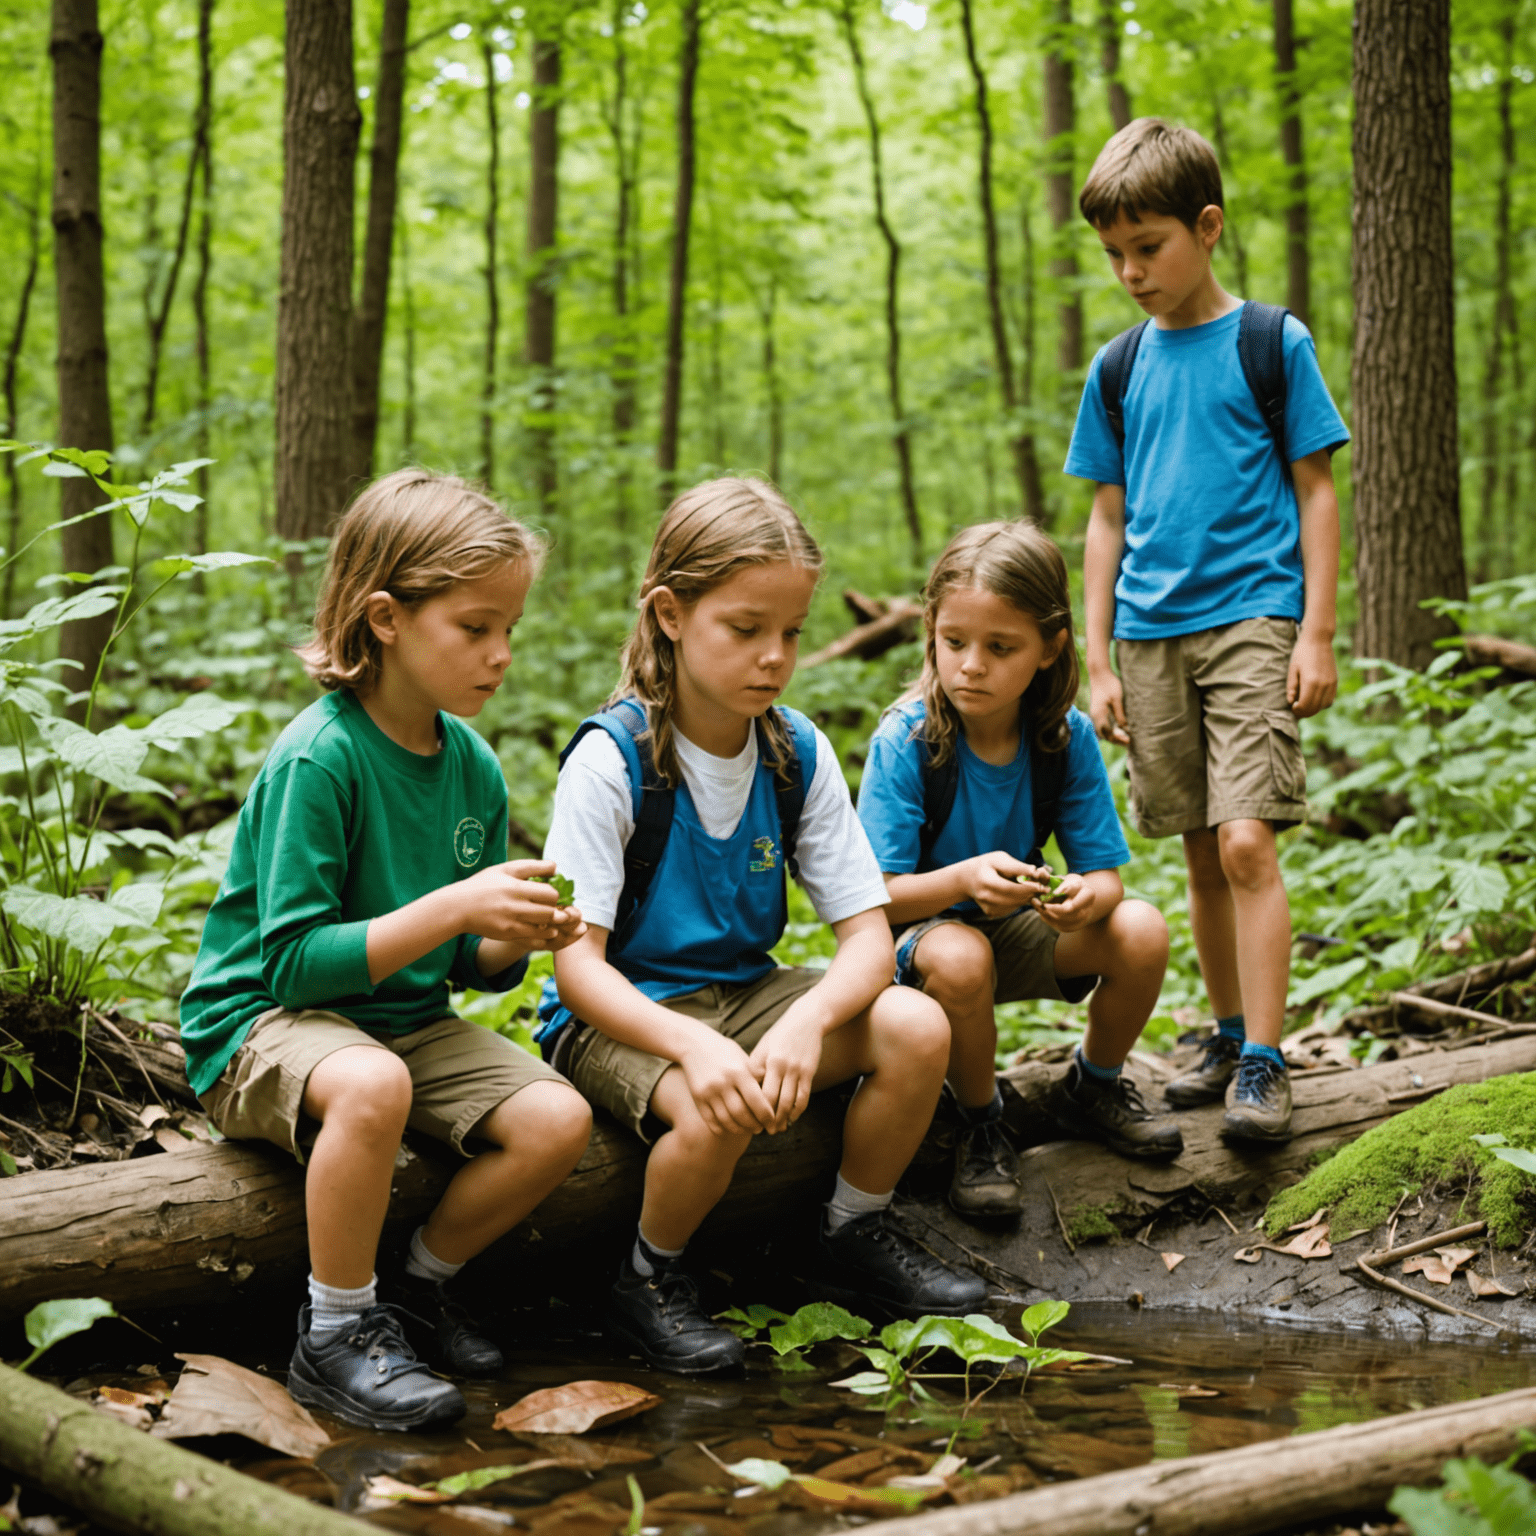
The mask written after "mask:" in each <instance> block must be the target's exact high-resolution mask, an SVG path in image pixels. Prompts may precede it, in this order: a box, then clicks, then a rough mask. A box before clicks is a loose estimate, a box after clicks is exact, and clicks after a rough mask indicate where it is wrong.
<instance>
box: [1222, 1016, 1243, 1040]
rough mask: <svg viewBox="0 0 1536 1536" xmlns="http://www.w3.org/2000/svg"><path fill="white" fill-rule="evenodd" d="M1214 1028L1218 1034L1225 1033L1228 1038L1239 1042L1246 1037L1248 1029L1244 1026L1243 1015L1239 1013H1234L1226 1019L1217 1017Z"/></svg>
mask: <svg viewBox="0 0 1536 1536" xmlns="http://www.w3.org/2000/svg"><path fill="white" fill-rule="evenodd" d="M1216 1029H1217V1032H1218V1033H1219V1034H1223V1035H1225V1036H1226V1037H1227V1039H1228V1040H1237V1041H1239V1042H1241V1041H1243V1040H1246V1039H1247V1038H1248V1031H1247V1029H1246V1028H1245V1027H1244V1024H1243V1016H1242V1014H1240V1013H1234V1014H1233V1015H1232V1016H1231V1017H1230V1018H1227V1019H1217V1020H1216Z"/></svg>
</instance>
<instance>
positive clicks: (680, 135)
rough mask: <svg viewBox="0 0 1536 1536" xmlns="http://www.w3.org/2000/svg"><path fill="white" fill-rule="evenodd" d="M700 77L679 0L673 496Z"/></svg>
mask: <svg viewBox="0 0 1536 1536" xmlns="http://www.w3.org/2000/svg"><path fill="white" fill-rule="evenodd" d="M698 77H699V0H683V15H682V34H681V38H680V40H679V44H678V57H677V187H676V191H675V193H674V195H673V202H672V272H671V281H670V283H669V285H668V290H667V350H666V359H665V363H664V366H663V370H662V383H661V429H660V432H659V434H658V436H657V441H656V471H657V494H658V496H659V497H660V500H661V504H662V506H663V507H665V506H666V505H667V504H668V503H669V502H670V501H671V500H672V498H673V496H674V495H676V493H677V437H678V430H679V427H680V425H681V422H682V410H683V341H684V335H685V332H686V329H687V320H688V234H689V229H690V227H691V225H692V222H693V166H694V129H693V117H694V92H695V88H696V86H697V84H698Z"/></svg>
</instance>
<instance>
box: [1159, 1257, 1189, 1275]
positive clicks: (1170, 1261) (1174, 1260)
mask: <svg viewBox="0 0 1536 1536" xmlns="http://www.w3.org/2000/svg"><path fill="white" fill-rule="evenodd" d="M1162 1260H1163V1263H1164V1264H1166V1265H1167V1266H1168V1269H1169V1272H1170V1273H1172V1272H1173V1271H1174V1270H1176V1269H1177V1268H1178V1267H1179V1265H1180V1264H1182V1263H1183V1262H1184V1255H1183V1254H1182V1253H1165V1254H1163V1255H1162Z"/></svg>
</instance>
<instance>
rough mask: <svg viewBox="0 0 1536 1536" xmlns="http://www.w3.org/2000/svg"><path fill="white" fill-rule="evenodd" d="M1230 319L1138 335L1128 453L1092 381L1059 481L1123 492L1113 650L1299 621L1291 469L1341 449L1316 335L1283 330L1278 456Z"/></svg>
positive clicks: (1292, 321)
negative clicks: (1240, 626)
mask: <svg viewBox="0 0 1536 1536" xmlns="http://www.w3.org/2000/svg"><path fill="white" fill-rule="evenodd" d="M1241 315H1242V311H1241V310H1240V309H1235V310H1233V311H1232V313H1231V314H1230V315H1223V316H1222V317H1221V319H1219V320H1211V321H1208V322H1207V323H1206V324H1205V325H1193V326H1190V327H1189V328H1188V329H1186V330H1167V331H1165V330H1159V329H1158V327H1157V325H1156V324H1155V323H1154V324H1152V325H1149V326H1148V327H1147V328H1146V330H1145V331H1144V332H1143V333H1142V338H1141V346H1140V348H1139V350H1138V351H1137V353H1136V362H1135V366H1134V367H1133V368H1132V369H1131V374H1130V379H1129V381H1128V383H1127V387H1126V392H1125V449H1124V452H1123V453H1122V451H1121V449H1120V446H1119V444H1117V443H1116V441H1115V437H1114V433H1113V432H1112V431H1111V430H1110V426H1109V419H1108V417H1107V416H1106V415H1105V413H1104V400H1103V396H1102V395H1101V394H1100V392H1099V370H1100V368H1102V366H1103V363H1104V350H1103V349H1100V351H1099V353H1098V355H1097V356H1096V357H1095V358H1094V360H1093V363H1092V366H1091V367H1090V368H1089V369H1088V381H1087V383H1086V384H1085V385H1084V386H1083V399H1082V404H1081V405H1080V406H1079V407H1078V412H1077V425H1076V427H1074V428H1073V431H1072V446H1071V447H1070V448H1069V449H1068V451H1067V463H1066V472H1067V473H1068V474H1069V475H1079V476H1081V477H1082V478H1083V479H1085V480H1097V481H1100V482H1104V483H1109V484H1112V485H1123V486H1124V487H1125V553H1124V555H1123V556H1122V558H1121V561H1120V576H1119V579H1118V580H1117V581H1116V583H1115V638H1116V639H1121V640H1158V639H1164V638H1167V637H1170V636H1173V635H1191V634H1195V633H1197V632H1199V631H1200V630H1205V629H1216V628H1218V627H1220V626H1221V625H1223V624H1235V623H1236V622H1237V621H1238V620H1239V619H1262V618H1271V619H1300V618H1301V616H1302V608H1303V603H1304V597H1305V591H1304V584H1303V580H1302V566H1301V517H1300V513H1299V512H1298V510H1297V506H1296V488H1295V485H1294V483H1293V482H1292V479H1291V471H1290V465H1291V464H1292V463H1294V462H1295V461H1296V460H1297V459H1301V458H1305V457H1306V456H1307V454H1309V453H1316V452H1317V451H1318V449H1320V448H1328V449H1332V448H1337V447H1340V446H1342V445H1343V444H1344V443H1347V442H1348V441H1349V431H1348V429H1347V428H1346V427H1345V425H1344V422H1343V419H1342V418H1341V417H1340V415H1339V413H1338V410H1337V408H1336V407H1335V406H1334V403H1333V400H1332V398H1331V396H1330V395H1329V393H1328V386H1327V385H1326V384H1325V383H1324V382H1323V376H1322V373H1321V372H1320V371H1319V369H1318V366H1317V351H1316V349H1315V348H1314V347H1313V345H1312V336H1311V333H1310V332H1309V331H1308V330H1307V328H1306V326H1304V325H1303V324H1302V323H1301V322H1300V321H1299V320H1297V319H1296V318H1295V317H1294V316H1293V315H1287V316H1286V317H1285V330H1284V352H1285V445H1286V448H1285V451H1286V461H1287V462H1286V463H1285V464H1282V463H1281V462H1280V457H1279V455H1278V454H1277V453H1276V452H1275V445H1274V439H1273V438H1272V437H1271V436H1270V432H1269V428H1268V427H1267V426H1266V425H1265V423H1264V417H1263V416H1262V414H1261V413H1260V411H1259V406H1258V402H1257V401H1256V400H1255V399H1254V398H1253V391H1252V390H1251V389H1250V388H1249V387H1248V381H1247V380H1246V379H1245V378H1244V377H1243V368H1242V364H1241V362H1239V360H1238V356H1237V328H1238V321H1239V319H1240V317H1241Z"/></svg>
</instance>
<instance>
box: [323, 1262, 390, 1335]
mask: <svg viewBox="0 0 1536 1536" xmlns="http://www.w3.org/2000/svg"><path fill="white" fill-rule="evenodd" d="M377 1290H378V1276H377V1275H375V1276H374V1277H373V1279H371V1280H369V1282H368V1284H367V1285H360V1286H358V1288H357V1289H356V1290H355V1291H347V1290H343V1289H341V1287H339V1286H335V1285H322V1284H321V1283H320V1282H319V1281H318V1280H316V1279H315V1277H314V1276H313V1275H311V1276H310V1277H309V1307H310V1313H309V1334H310V1337H311V1338H312V1339H315V1340H316V1341H319V1340H321V1339H324V1338H329V1337H330V1335H331V1334H333V1333H336V1332H337V1331H338V1330H340V1329H342V1328H348V1327H350V1326H351V1325H352V1324H353V1323H355V1322H356V1321H357V1320H358V1319H359V1318H360V1317H361V1316H362V1315H363V1313H364V1312H366V1311H367V1310H368V1308H369V1307H371V1306H372V1305H373V1304H374V1302H376V1301H377V1300H378V1294H377Z"/></svg>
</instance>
